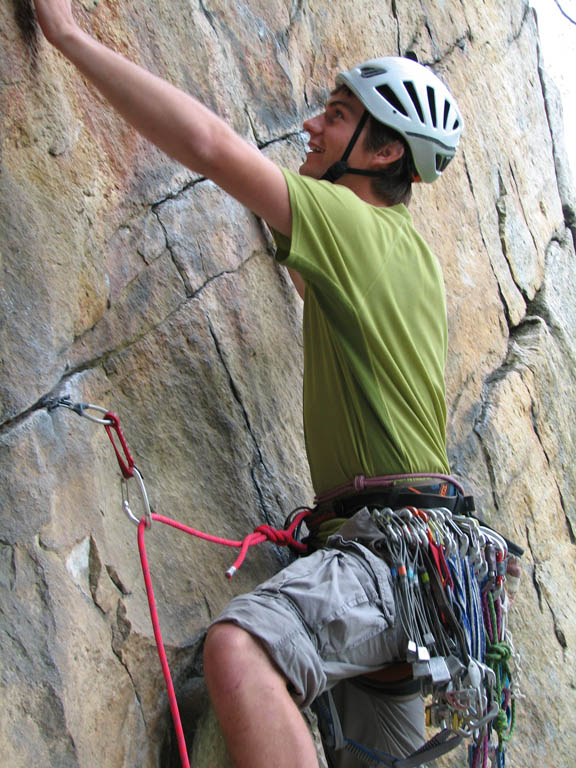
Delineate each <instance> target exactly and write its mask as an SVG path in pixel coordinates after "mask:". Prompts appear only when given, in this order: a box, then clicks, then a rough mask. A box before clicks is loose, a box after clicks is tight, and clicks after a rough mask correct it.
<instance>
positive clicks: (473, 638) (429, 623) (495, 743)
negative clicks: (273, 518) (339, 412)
mask: <svg viewBox="0 0 576 768" xmlns="http://www.w3.org/2000/svg"><path fill="white" fill-rule="evenodd" d="M43 406H44V407H46V408H47V410H48V411H54V410H55V409H56V408H59V407H63V408H68V409H69V410H72V411H74V412H75V413H76V414H78V415H79V416H83V417H85V418H87V419H89V420H90V421H93V422H95V423H98V424H102V425H103V426H104V427H105V430H106V433H107V434H108V437H109V438H110V441H111V443H112V446H113V448H114V452H115V454H116V459H117V461H118V465H119V467H120V471H121V474H122V508H123V511H124V513H125V514H126V515H127V517H128V518H129V519H130V521H131V522H133V523H135V524H136V525H137V526H138V537H137V538H138V549H139V553H140V561H141V566H142V573H143V577H144V583H145V587H146V594H147V598H148V605H149V609H150V616H151V620H152V626H153V631H154V637H155V640H156V645H157V650H158V656H159V658H160V664H161V667H162V672H163V675H164V680H165V683H166V689H167V693H168V700H169V705H170V711H171V714H172V719H173V722H174V728H175V732H176V738H177V743H178V750H179V753H180V760H181V762H182V766H183V768H190V763H189V759H188V752H187V748H186V742H185V739H184V733H183V729H182V723H181V720H180V714H179V710H178V703H177V700H176V694H175V691H174V685H173V682H172V677H171V674H170V668H169V666H168V660H167V656H166V651H165V649H164V643H163V639H162V633H161V630H160V623H159V619H158V612H157V610H156V601H155V598H154V590H153V586H152V579H151V575H150V567H149V563H148V556H147V553H146V545H145V535H146V531H148V530H150V529H151V527H152V525H153V522H154V523H163V524H165V525H168V526H171V527H173V528H176V529H177V530H180V531H183V532H185V533H188V534H190V535H192V536H196V537H198V538H202V539H205V540H207V541H210V542H213V543H217V544H223V545H225V546H228V547H235V548H238V549H239V550H240V552H239V553H238V556H237V558H236V560H235V562H234V564H233V565H232V566H231V567H230V568H229V569H228V570H227V571H226V576H227V577H228V578H231V577H232V576H233V575H234V573H235V572H236V571H237V570H238V568H240V566H241V565H242V563H243V562H244V559H245V557H246V554H247V552H248V549H249V548H250V547H251V546H254V545H256V544H260V543H262V542H264V541H271V542H273V543H275V544H278V545H281V546H289V547H290V548H291V549H292V550H293V551H294V552H297V553H300V554H303V553H305V552H306V551H307V547H306V545H305V544H304V543H302V542H301V541H300V540H299V535H300V528H301V526H302V524H303V522H304V521H306V523H307V525H309V524H311V523H312V521H315V522H321V521H322V520H323V519H325V518H323V517H318V507H317V508H315V510H311V509H308V508H307V507H300V508H298V509H296V510H294V511H293V512H292V513H291V515H290V516H289V517H288V519H287V521H286V524H285V527H284V529H283V530H279V529H276V528H273V527H272V526H269V525H260V526H258V527H257V528H256V529H255V531H254V532H253V533H250V534H248V535H247V536H245V537H244V539H242V540H239V541H233V540H230V539H224V538H220V537H218V536H212V535H210V534H207V533H203V532H202V531H198V530H196V529H194V528H190V527H189V526H186V525H183V524H182V523H179V522H177V521H175V520H172V519H170V518H168V517H164V516H163V515H160V514H156V513H154V512H152V509H151V505H150V501H149V499H148V494H147V492H146V487H145V484H144V478H143V475H142V473H141V472H140V471H139V470H138V468H137V467H136V465H135V462H134V459H133V458H132V456H131V454H130V451H129V449H128V445H127V443H126V440H125V437H124V434H123V432H122V429H121V427H120V422H119V419H118V417H117V416H116V415H115V414H114V413H112V412H111V411H109V410H106V409H105V408H102V407H100V406H96V405H92V404H90V403H73V402H72V401H71V398H70V397H69V396H66V397H60V398H51V399H46V400H45V401H44V403H43ZM90 411H95V412H96V413H99V414H102V416H101V417H99V416H94V415H92V414H91V413H89V412H90ZM405 477H406V476H400V475H399V476H388V477H386V478H364V477H362V476H360V477H357V478H355V479H354V481H353V483H352V484H350V485H346V486H342V487H340V488H338V489H335V491H334V492H333V493H328V494H325V495H324V497H322V498H321V499H317V500H316V501H317V502H319V507H322V505H325V504H326V503H329V504H332V505H336V506H335V507H333V508H332V510H331V513H330V515H329V517H330V516H332V517H333V516H335V515H338V514H340V513H343V514H345V516H350V515H351V514H353V512H354V511H355V509H356V508H358V507H354V506H350V504H348V505H344V506H342V505H340V506H338V504H339V503H340V497H341V494H342V493H343V492H346V491H351V490H352V491H356V492H357V493H363V492H365V491H366V490H368V491H372V489H375V490H376V489H379V491H378V493H379V494H381V492H382V487H383V486H384V488H385V490H386V492H387V493H390V491H392V493H393V494H394V493H395V490H396V489H395V488H394V483H396V482H397V481H399V480H404V479H405ZM133 478H135V479H136V483H137V487H138V491H139V496H140V504H141V507H142V509H143V514H142V516H141V517H140V518H139V517H138V516H137V515H136V514H135V513H134V512H133V510H132V507H131V502H130V496H129V485H128V483H129V480H131V479H133ZM420 478H429V479H430V478H434V479H435V480H441V481H447V482H449V483H450V484H452V486H455V487H456V489H457V491H458V495H459V496H460V497H461V496H462V495H463V494H462V487H461V486H459V484H458V483H457V482H456V481H455V480H454V479H453V478H451V477H446V476H444V475H433V476H431V475H410V480H411V481H417V480H418V479H420ZM406 490H407V489H406V488H405V487H403V488H401V489H400V493H399V494H396V495H393V496H390V495H388V496H384V497H382V496H381V495H380V496H371V497H369V496H359V497H357V498H358V499H360V500H361V502H360V504H361V507H362V506H365V507H366V508H368V507H370V508H371V511H370V515H371V518H372V520H373V522H374V523H375V524H376V526H377V528H378V530H379V531H381V533H382V534H383V535H382V537H381V538H379V539H378V540H377V549H378V552H379V554H380V555H381V556H382V557H383V559H384V560H385V561H386V562H387V563H388V565H389V566H390V569H391V574H392V579H393V586H394V597H395V604H396V609H397V612H398V616H399V620H400V623H401V626H402V628H403V630H404V632H405V634H406V637H407V638H408V644H407V653H406V662H407V663H408V664H410V665H411V669H412V677H413V678H414V679H415V680H417V681H418V680H419V681H420V682H421V685H422V691H423V693H424V695H427V696H428V697H429V703H428V706H427V708H426V722H427V725H429V726H434V727H441V728H442V730H441V731H440V732H439V733H437V734H436V735H435V736H434V737H433V738H432V739H430V740H429V741H427V742H426V743H425V744H424V745H423V746H422V747H421V748H420V749H418V750H417V751H416V752H414V753H413V754H412V755H410V756H408V757H404V758H398V757H394V756H393V755H388V754H385V753H383V752H382V751H380V750H378V749H375V748H372V747H369V746H365V745H362V744H358V743H357V742H355V741H353V740H351V739H349V738H347V737H346V735H345V734H344V733H343V732H342V728H341V726H340V722H339V719H338V714H337V712H336V709H335V707H334V704H333V701H332V698H331V695H330V694H329V693H328V695H327V694H323V696H322V697H320V699H319V700H318V701H317V707H316V711H317V713H318V714H319V724H320V726H321V730H322V732H323V736H324V739H325V740H326V742H327V745H328V746H329V747H331V748H332V749H346V750H347V751H349V752H351V753H352V754H354V755H356V756H357V757H358V759H359V760H361V761H363V763H364V764H365V765H366V766H384V768H413V767H415V766H418V765H422V763H425V762H428V761H430V760H434V759H436V758H437V757H439V756H441V755H443V754H445V753H446V752H448V751H450V750H452V749H453V748H454V747H456V746H457V745H458V744H460V743H461V741H462V739H463V738H469V739H470V740H471V744H470V746H469V749H468V757H469V766H470V768H487V765H488V760H491V765H492V766H495V768H504V766H505V745H506V743H507V742H508V741H509V740H510V738H511V737H512V734H513V731H514V726H515V718H516V712H515V699H516V698H517V697H518V694H519V692H518V687H517V685H516V684H515V683H514V679H513V678H514V674H515V673H517V671H518V663H517V658H516V656H515V653H514V648H513V645H512V640H511V637H510V633H509V631H508V627H507V613H508V606H509V602H510V601H509V598H508V595H507V592H506V589H505V587H506V586H507V572H508V571H509V572H510V586H511V587H512V589H511V592H512V593H515V591H516V589H517V582H518V579H519V575H520V571H519V565H518V562H517V560H516V559H515V558H514V557H511V554H510V553H511V552H513V553H514V554H522V550H521V549H520V548H519V547H517V546H515V545H514V544H512V543H511V542H508V541H507V540H506V539H505V538H504V537H502V536H501V535H500V534H499V533H497V532H496V531H494V530H493V529H491V528H489V527H488V526H487V525H485V524H483V523H481V522H480V521H479V520H478V519H476V518H474V517H472V516H471V513H470V510H471V509H473V506H472V505H471V503H470V502H466V503H463V504H462V503H458V504H457V503H453V504H452V503H451V502H450V499H451V498H453V497H446V498H445V499H444V501H445V502H446V503H447V504H449V506H452V509H448V508H447V507H438V508H431V509H430V508H427V509H423V508H420V507H418V506H417V505H416V502H417V500H418V499H419V498H420V500H421V501H422V502H423V501H424V500H427V501H430V498H429V496H427V495H426V493H424V494H423V495H421V496H419V495H418V494H419V492H418V491H417V490H414V489H408V490H410V495H409V498H410V499H412V501H413V502H414V505H411V506H401V507H400V508H398V507H397V508H394V509H393V508H391V507H385V506H383V505H382V504H377V505H376V506H374V504H375V503H377V502H378V500H379V499H380V500H382V498H386V499H388V500H389V499H390V498H394V499H395V501H396V502H403V501H404V500H405V499H406V498H408V497H406V496H405V493H406ZM434 498H436V497H434ZM439 498H442V497H439ZM369 500H371V501H370V503H368V502H369ZM344 501H346V499H345V500H344ZM361 507H360V508H361ZM461 511H463V512H464V514H461V513H460V512H461ZM511 598H513V594H511Z"/></svg>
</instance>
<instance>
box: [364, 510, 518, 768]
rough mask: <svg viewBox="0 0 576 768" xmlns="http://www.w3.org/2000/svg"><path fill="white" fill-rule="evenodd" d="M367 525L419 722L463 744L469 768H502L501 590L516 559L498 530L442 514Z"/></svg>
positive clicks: (505, 641)
mask: <svg viewBox="0 0 576 768" xmlns="http://www.w3.org/2000/svg"><path fill="white" fill-rule="evenodd" d="M372 519H373V520H374V522H375V523H376V525H377V526H378V527H379V529H380V530H381V531H382V532H383V533H384V534H385V535H384V536H383V537H382V539H380V540H379V542H378V544H379V547H380V553H381V555H382V557H383V558H384V560H385V561H386V562H387V563H388V565H389V566H390V568H391V572H392V578H393V585H394V595H395V602H396V607H397V611H398V612H399V617H400V622H401V624H402V627H403V630H404V632H405V634H406V637H407V638H408V640H409V641H408V649H407V656H406V661H408V662H410V663H411V664H412V674H413V677H414V678H420V679H421V680H422V684H423V691H424V694H425V695H426V694H427V695H429V697H430V703H429V704H428V706H427V709H426V717H427V724H428V725H430V726H442V727H444V728H445V729H446V733H449V732H452V733H453V734H457V735H459V736H462V737H465V738H469V739H470V740H471V744H470V746H469V750H468V757H469V765H470V768H485V766H487V765H488V760H491V765H493V766H496V767H497V768H503V766H504V765H505V751H504V747H505V744H506V743H507V742H508V741H509V740H510V738H511V736H512V733H513V731H514V725H515V706H516V703H515V700H516V697H517V694H518V689H517V685H516V684H515V682H514V674H513V673H514V648H513V645H512V639H511V636H510V632H509V629H508V625H507V615H508V606H509V602H510V597H509V595H508V594H507V591H506V574H507V569H508V567H509V564H510V565H511V566H513V568H514V567H516V568H517V561H516V559H515V558H512V556H511V555H510V554H509V551H508V544H507V542H506V540H505V539H504V538H503V537H502V536H501V535H500V534H498V533H497V532H496V531H494V530H492V529H491V528H488V527H487V526H484V525H482V524H481V523H480V522H479V521H478V520H477V519H475V518H473V517H469V516H464V515H457V514H453V513H452V512H450V511H449V510H447V509H442V508H440V509H426V510H424V509H418V508H416V507H406V508H404V509H398V510H392V509H376V510H373V512H372ZM513 568H512V569H513ZM516 573H517V571H516ZM514 586H515V585H514ZM398 764H399V765H400V763H398Z"/></svg>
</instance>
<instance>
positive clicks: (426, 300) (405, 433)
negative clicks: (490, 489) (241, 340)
mask: <svg viewBox="0 0 576 768" xmlns="http://www.w3.org/2000/svg"><path fill="white" fill-rule="evenodd" d="M284 174H285V177H286V181H287V183H288V188H289V191H290V203H291V207H292V237H291V239H290V240H289V239H288V238H285V237H283V236H281V235H278V234H276V241H277V244H278V254H277V258H278V260H279V261H280V262H281V263H282V264H283V265H285V266H287V267H290V268H292V269H294V270H296V271H297V272H299V273H300V274H301V275H302V277H303V278H304V280H305V283H306V296H305V301H304V328H303V332H304V433H305V438H306V451H307V455H308V461H309V464H310V471H311V475H312V483H313V486H314V490H315V491H316V493H317V494H319V493H322V492H323V491H326V490H328V489H330V488H333V487H334V486H337V485H340V484H341V483H345V482H348V481H350V480H351V479H352V478H353V477H354V475H357V474H363V475H365V476H366V477H369V476H375V475H386V474H398V473H405V474H409V473H411V472H415V473H416V472H440V473H447V472H448V471H449V466H448V459H447V456H446V435H445V433H446V404H445V384H444V366H445V361H446V347H447V327H446V302H445V295H444V284H443V279H442V272H441V269H440V266H439V264H438V262H437V260H436V258H435V256H434V255H433V254H432V252H431V251H430V249H429V248H428V246H427V245H426V243H425V242H424V241H423V239H422V238H421V237H420V235H418V233H417V232H416V231H415V229H414V226H413V223H412V218H411V216H410V214H409V213H408V210H407V209H406V207H405V206H404V205H396V206H392V207H387V208H379V207H375V206H371V205H368V204H367V203H365V202H363V201H362V200H361V199H360V198H359V197H357V195H355V194H354V193H353V192H352V191H350V190H349V189H347V188H346V187H344V186H342V185H339V184H331V183H330V182H326V181H317V180H315V179H310V178H307V177H304V176H298V175H296V174H294V173H292V172H290V171H284Z"/></svg>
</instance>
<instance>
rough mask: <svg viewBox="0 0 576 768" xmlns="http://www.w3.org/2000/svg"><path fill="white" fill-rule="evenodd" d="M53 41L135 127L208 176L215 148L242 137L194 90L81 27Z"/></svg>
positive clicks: (186, 163) (160, 146) (215, 158)
mask: <svg viewBox="0 0 576 768" xmlns="http://www.w3.org/2000/svg"><path fill="white" fill-rule="evenodd" d="M57 47H58V48H59V50H60V51H61V52H62V53H63V54H64V55H65V56H66V57H67V58H68V59H69V60H70V61H71V62H72V63H73V64H74V65H75V66H76V67H77V68H78V69H79V70H80V71H81V72H82V74H83V75H84V76H85V77H86V78H87V79H88V80H89V81H90V82H91V83H92V84H93V85H94V86H96V88H97V89H98V90H99V91H100V93H102V95H103V96H104V97H105V98H106V99H107V101H109V102H110V104H111V105H112V106H113V107H114V109H115V110H116V111H117V112H118V113H119V114H120V115H121V116H122V117H123V118H124V119H125V120H126V121H127V122H128V123H130V124H131V125H132V126H133V127H134V128H136V130H137V131H138V132H139V133H141V134H142V135H143V136H145V137H146V138H147V139H149V140H150V141H152V142H153V143H154V144H156V146H158V147H159V148H160V149H162V150H163V151H164V152H166V153H167V154H168V155H170V156H171V157H173V158H175V159H176V160H178V161H180V162H181V163H183V164H184V165H186V166H188V167H189V168H191V169H193V170H194V171H197V172H198V173H201V174H203V175H207V176H211V177H212V176H213V175H214V165H215V164H217V162H218V155H217V150H216V148H217V147H218V146H220V147H222V145H223V144H225V143H226V142H227V141H230V140H234V141H241V139H240V137H239V136H237V135H236V134H235V133H234V132H233V131H232V130H231V129H230V128H229V127H228V126H227V125H226V123H224V122H223V121H222V120H221V119H220V118H219V117H218V116H217V115H215V114H214V113H213V112H211V111H210V110H209V109H207V108H206V107H205V106H204V105H203V104H202V103H200V102H199V101H197V100H196V99H194V98H193V97H192V96H189V95H188V94H186V93H184V92H183V91H180V90H179V89H178V88H175V87H174V86H173V85H171V84H170V83H168V82H166V81H164V80H162V79H161V78H159V77H156V76H155V75H153V74H152V73H150V72H148V71H146V70H145V69H142V68H141V67H139V66H138V65H136V64H134V63H132V62H130V61H128V60H127V59H125V58H124V57H123V56H121V55H120V54H118V53H116V52H114V51H112V50H110V49H109V48H107V47H106V46H104V45H102V44H101V43H99V42H98V41H97V40H94V39H93V38H92V37H90V36H89V35H87V34H85V33H84V32H83V31H82V30H80V29H78V28H75V29H74V30H71V31H70V32H69V33H68V34H66V35H65V36H64V37H63V38H61V39H59V40H58V44H57ZM246 147H247V150H250V149H253V148H252V147H250V145H248V144H247V145H246Z"/></svg>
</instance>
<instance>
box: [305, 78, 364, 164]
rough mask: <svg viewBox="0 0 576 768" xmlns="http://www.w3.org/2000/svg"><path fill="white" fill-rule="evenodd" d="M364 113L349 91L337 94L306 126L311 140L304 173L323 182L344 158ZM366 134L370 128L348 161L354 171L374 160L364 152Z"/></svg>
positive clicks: (342, 90) (356, 145) (307, 121)
mask: <svg viewBox="0 0 576 768" xmlns="http://www.w3.org/2000/svg"><path fill="white" fill-rule="evenodd" d="M363 114H364V106H363V104H362V103H361V102H360V100H359V99H357V98H356V96H354V95H353V94H351V93H350V92H348V91H347V89H342V88H339V89H336V90H335V91H333V92H332V93H331V94H330V97H329V99H328V101H327V102H326V108H325V110H324V112H322V113H321V114H319V115H316V117H312V118H310V120H306V122H305V123H304V130H305V131H307V133H309V134H310V141H309V142H308V147H309V149H308V152H307V153H306V160H305V161H304V163H303V164H302V165H301V166H300V174H301V175H302V176H311V177H312V178H314V179H321V178H322V176H323V175H324V174H325V173H326V171H327V170H328V168H330V166H331V165H332V164H333V163H336V162H337V161H338V160H340V159H341V157H342V155H343V154H344V152H345V150H346V147H347V146H348V142H349V141H350V139H351V138H352V135H353V133H354V131H355V130H356V126H357V125H358V123H359V121H360V118H361V117H362V115H363ZM366 131H367V126H364V128H363V130H362V133H361V134H360V136H359V138H358V141H357V142H356V144H355V145H354V149H353V150H352V153H351V155H350V157H349V158H348V162H349V163H350V166H351V167H353V168H367V167H368V164H369V162H370V160H371V159H372V154H373V153H371V152H368V151H367V150H365V149H364V138H365V133H366Z"/></svg>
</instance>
